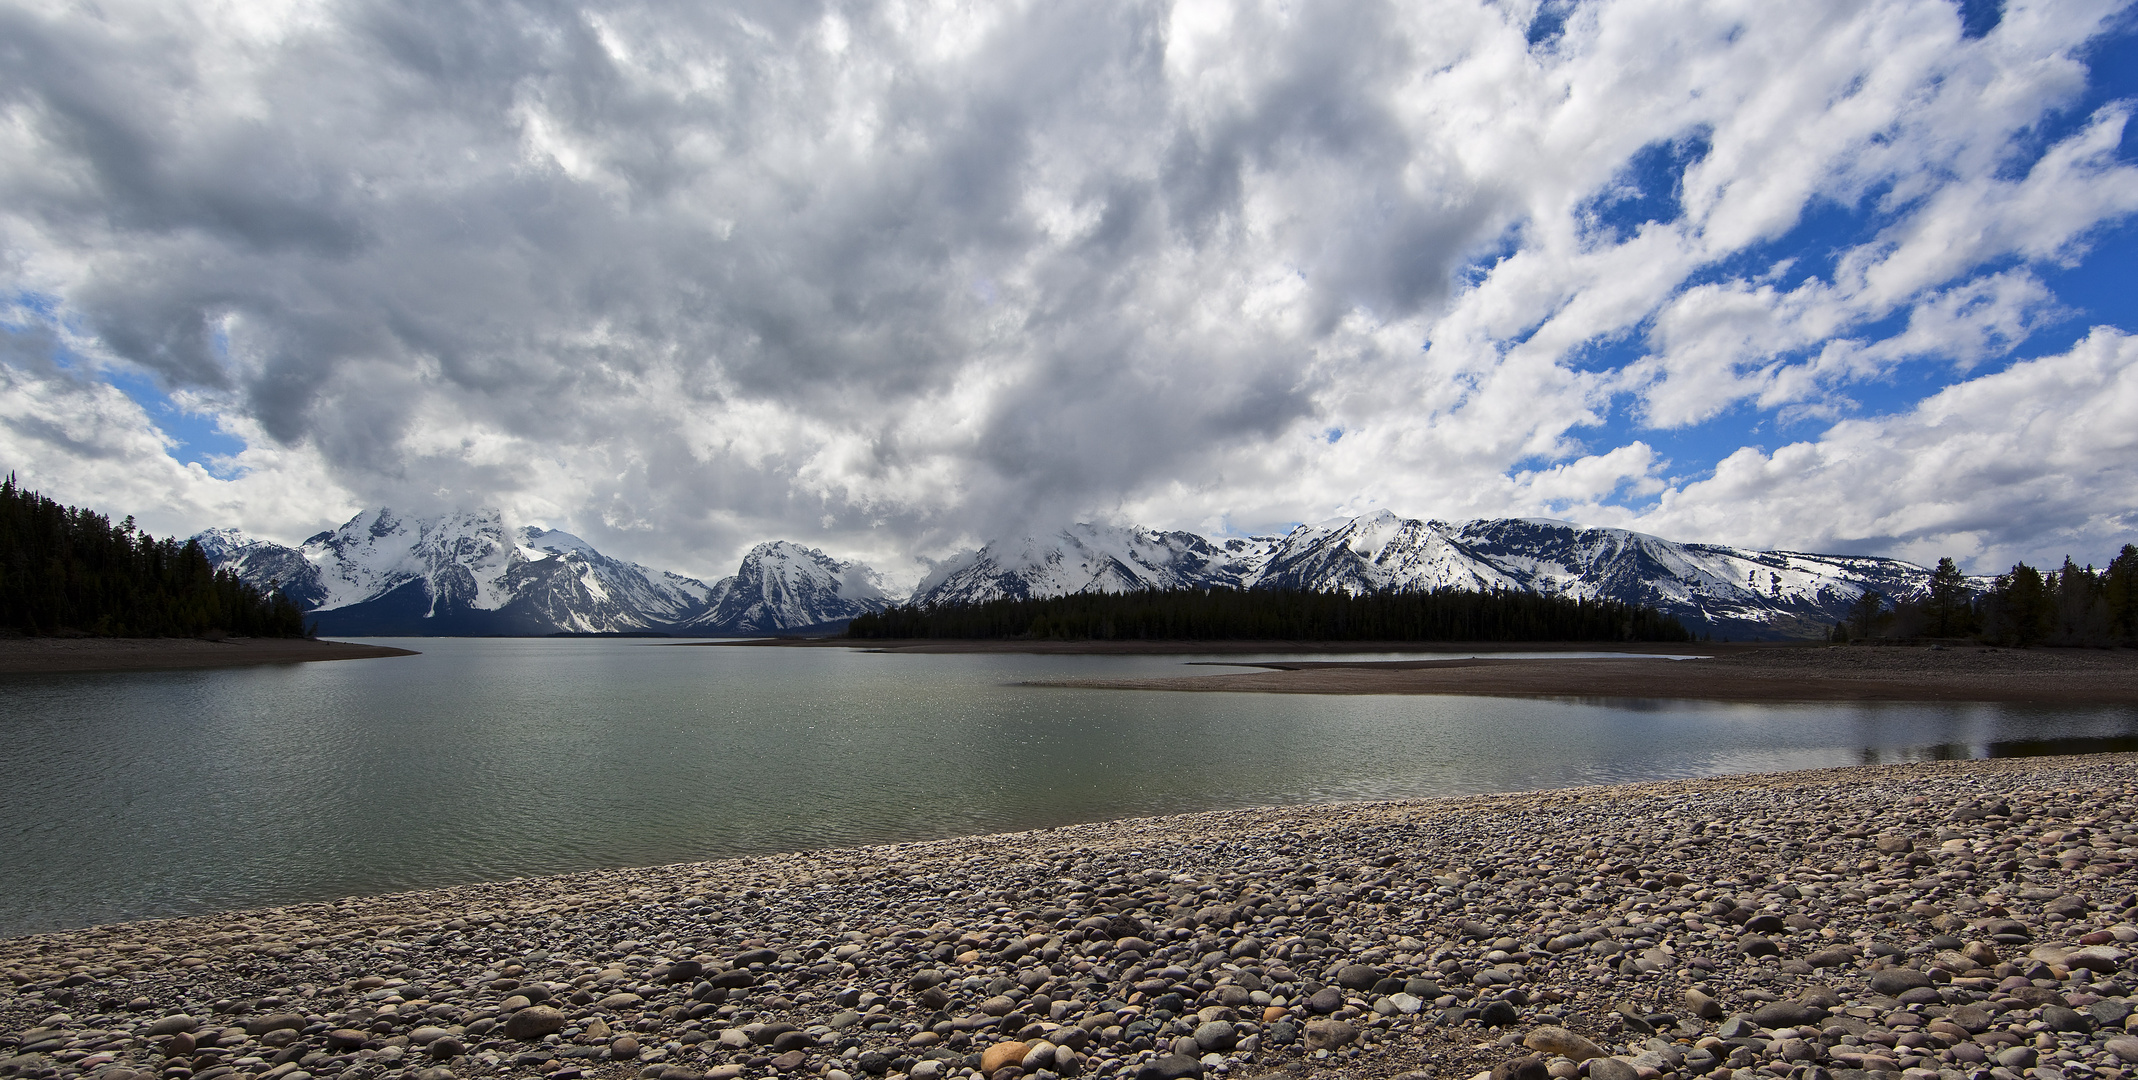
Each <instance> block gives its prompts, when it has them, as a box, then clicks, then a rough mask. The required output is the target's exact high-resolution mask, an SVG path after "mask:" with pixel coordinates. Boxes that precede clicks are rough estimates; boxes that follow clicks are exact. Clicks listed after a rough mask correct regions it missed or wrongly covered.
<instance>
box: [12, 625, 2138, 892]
mask: <svg viewBox="0 0 2138 1080" xmlns="http://www.w3.org/2000/svg"><path fill="white" fill-rule="evenodd" d="M387 643H388V644H407V645H410V646H411V647H413V648H416V649H420V650H422V655H420V656H414V657H405V658H398V659H391V660H376V661H361V662H342V663H333V664H311V665H303V666H296V667H274V668H252V669H238V670H225V671H199V672H153V673H134V674H115V675H66V676H38V677H27V676H24V677H11V678H8V679H6V680H5V681H4V683H0V685H4V687H5V693H4V695H0V731H4V734H5V737H6V743H5V745H6V746H7V749H6V751H5V752H4V754H5V761H6V764H7V770H8V774H9V776H10V777H11V780H12V782H11V783H10V784H9V785H7V786H6V787H5V789H4V790H0V840H4V844H5V848H6V853H7V856H8V859H7V862H8V865H9V870H10V872H9V873H8V874H6V875H0V934H13V933H22V932H26V931H31V930H38V929H47V928H53V927H62V926H80V925H87V924H92V923H102V922H110V921H115V920H121V919H130V918H140V917H146V916H159V915H170V914H182V913H187V912H197V911H209V910H221V909H228V908H235V907H250V906H258V905H267V904H280V903H287V902H292V901H297V900H305V899H317V898H323V897H332V896H345V895H355V894H368V893H377V892H383V891H388V890H395V889H408V888H423V887H433V886H440V885H448V884H455V883H460V882H472V881H489V880H498V879H502V878H508V877H513V876H519V875H527V874H542V873H558V872H567V871H574V870H581V869H589V868H596V867H606V866H631V865H653V864H660V863H667V862H675V861H680V860H686V859H704V858H719V857H726V856H732V855H742V854H751V853H759V852H770V851H793V850H802V849H815V848H826V847H835V846H848V845H855V844H867V843H880V842H891V841H900V840H912V839H926V838H935V837H947V836H959V835H969V834H977V833H986V832H996V831H1002V830H1013V829H1022V828H1032V827H1039V826H1048V825H1056V824H1063V823H1068V822H1077V821H1095V820H1103V819H1112V818H1119V817H1125V816H1132V815H1143V814H1162V813H1175V812H1187V811H1195V810H1205V809H1223V808H1231V807H1246V806H1260V805H1274V804H1296V803H1313V802H1329V801H1334V800H1343V799H1380V798H1399V797H1411V796H1434V795H1454V794H1466V793H1475V792H1485V791H1507V790H1527V789H1539V788H1553V787H1562V786H1567V785H1574V784H1597V783H1613V782H1622V781H1632V780H1645V779H1665V778H1672V777H1686V776H1699V775H1711V774H1718V773H1736V772H1753V771H1769V770H1777V769H1790V768H1810V767H1819V766H1828V765H1844V764H1853V763H1859V762H1876V761H1893V760H1909V759H1917V758H1937V757H1971V756H1988V755H1992V754H2002V753H2013V752H2026V751H2027V750H2029V749H2030V748H2031V747H2035V746H2039V745H2042V744H2045V743H2054V744H2055V745H2057V746H2058V747H2060V748H2071V747H2078V748H2093V747H2111V746H2117V745H2121V743H2120V742H2119V740H2128V739H2130V738H2132V737H2134V736H2138V709H2133V708H2130V707H2090V708H2060V709H2044V708H2032V707H2025V706H2013V705H1913V704H1871V705H1830V704H1822V705H1743V704H1713V703H1701V702H1662V701H1640V700H1629V699H1613V700H1602V701H1574V700H1521V699H1497V698H1446V697H1396V696H1387V697H1377V696H1355V697H1315V696H1298V695H1282V696H1271V695H1246V694H1238V695H1235V694H1207V695H1205V694H1197V695H1181V694H1159V693H1141V692H1116V691H1100V690H1070V689H1059V688H1040V687H1029V686H1020V685H1016V684H1017V683H1020V682H1024V681H1030V680H1046V679H1062V678H1082V677H1093V678H1131V677H1143V676H1156V675H1169V674H1194V673H1215V672H1222V671H1224V670H1226V669H1224V668H1211V667H1199V666H1198V667H1190V666H1185V665H1186V663H1187V662H1189V661H1193V660H1196V659H1202V658H1199V657H1195V656H1032V655H1019V654H984V655H884V654H876V653H869V652H863V651H849V650H843V649H763V648H757V649H730V648H674V647H665V646H662V645H657V644H650V643H646V642H640V641H617V640H545V639H425V640H420V641H414V642H387ZM1271 655H1272V656H1280V655H1281V654H1271ZM1215 659H1224V660H1228V661H1245V660H1252V659H1257V657H1251V656H1229V657H1222V658H1215ZM1657 662H1658V663H1663V662H1665V661H1657ZM2058 740H2063V741H2061V742H2059V741H2058ZM2070 740H2078V741H2077V742H2072V741H2070Z"/></svg>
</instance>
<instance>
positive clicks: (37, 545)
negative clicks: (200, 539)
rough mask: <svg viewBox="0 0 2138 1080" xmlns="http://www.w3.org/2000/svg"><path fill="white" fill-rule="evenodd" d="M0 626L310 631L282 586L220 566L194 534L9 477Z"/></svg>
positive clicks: (28, 630) (47, 631)
mask: <svg viewBox="0 0 2138 1080" xmlns="http://www.w3.org/2000/svg"><path fill="white" fill-rule="evenodd" d="M0 630H13V631H17V632H20V633H25V634H33V635H76V634H83V635H89V636H94V637H218V636H223V635H229V634H236V635H244V636H250V637H304V636H307V634H306V630H305V625H304V614H303V612H301V611H299V610H298V608H297V605H295V604H293V603H291V602H290V601H289V600H288V599H286V598H284V597H283V596H282V594H281V593H280V592H272V591H262V590H261V589H258V588H255V587H254V586H251V585H247V584H245V583H244V582H242V581H239V580H238V578H237V575H235V574H232V573H230V572H228V571H217V570H215V569H213V568H211V567H210V566H209V565H208V557H207V556H206V555H205V554H203V553H202V552H201V549H200V545H199V544H197V543H194V542H193V541H190V540H188V541H186V542H185V543H183V544H181V543H179V542H178V541H176V540H172V539H163V540H158V539H156V538H155V537H153V536H150V535H149V534H147V533H145V532H142V531H140V530H139V529H137V528H136V527H135V526H134V519H133V518H131V517H129V518H127V519H126V520H125V521H122V522H120V523H119V524H117V525H113V524H112V523H111V520H110V519H109V518H106V517H105V516H103V515H102V514H98V513H94V512H92V511H89V510H83V509H79V508H76V507H72V506H62V505H60V504H59V503H56V502H54V501H52V500H51V499H47V498H45V497H44V496H42V495H39V494H37V493H36V492H33V491H25V490H23V488H22V487H21V485H20V484H19V483H18V482H17V481H16V479H15V476H14V474H12V473H10V474H8V477H7V479H6V480H5V481H0Z"/></svg>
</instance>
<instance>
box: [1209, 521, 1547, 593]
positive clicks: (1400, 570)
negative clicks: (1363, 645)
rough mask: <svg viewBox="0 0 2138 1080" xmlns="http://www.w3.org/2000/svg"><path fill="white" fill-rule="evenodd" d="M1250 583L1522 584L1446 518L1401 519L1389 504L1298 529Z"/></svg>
mask: <svg viewBox="0 0 2138 1080" xmlns="http://www.w3.org/2000/svg"><path fill="white" fill-rule="evenodd" d="M1248 583H1249V584H1251V585H1254V586H1256V587H1258V588H1273V589H1300V590H1303V591H1307V592H1333V591H1338V590H1341V591H1343V592H1349V593H1364V592H1379V591H1382V590H1386V589H1405V590H1418V589H1447V588H1452V589H1467V590H1470V591H1473V592H1482V591H1485V590H1487V589H1508V588H1520V587H1521V583H1520V582H1518V581H1516V580H1515V579H1513V578H1511V577H1508V576H1507V575H1506V574H1504V573H1502V572H1500V570H1499V568H1498V567H1495V566H1493V565H1492V564H1491V563H1490V562H1489V561H1487V560H1484V559H1480V558H1478V557H1477V556H1476V555H1475V554H1474V553H1472V552H1470V551H1469V550H1467V549H1465V548H1464V547H1463V546H1462V545H1461V544H1460V543H1458V542H1456V541H1455V540H1454V539H1453V538H1452V537H1450V536H1448V535H1447V533H1446V531H1445V530H1444V528H1443V527H1442V526H1441V525H1440V523H1438V522H1428V521H1412V520H1409V519H1406V518H1399V517H1397V516H1396V515H1394V514H1392V513H1389V512H1388V511H1386V510H1381V511H1378V512H1375V513H1372V514H1367V515H1364V516H1362V517H1356V518H1351V519H1349V520H1338V521H1334V522H1324V523H1322V524H1318V525H1301V526H1299V527H1298V528H1296V529H1293V530H1292V532H1291V533H1290V534H1289V535H1287V536H1286V537H1285V538H1284V540H1283V542H1282V543H1280V544H1279V545H1278V546H1277V548H1276V550H1275V551H1273V552H1271V553H1270V556H1269V558H1268V560H1267V561H1265V562H1264V563H1263V564H1262V566H1261V567H1260V568H1259V570H1257V572H1256V573H1255V574H1254V575H1253V576H1252V577H1251V578H1250V579H1249V582H1248Z"/></svg>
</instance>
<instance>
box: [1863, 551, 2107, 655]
mask: <svg viewBox="0 0 2138 1080" xmlns="http://www.w3.org/2000/svg"><path fill="white" fill-rule="evenodd" d="M1831 636H1832V638H1833V640H1835V641H1849V640H1863V639H1878V638H1895V639H1903V640H1906V639H1915V638H1961V639H1973V640H1978V641H1985V642H1994V643H1996V644H2000V645H2017V646H2021V647H2024V646H2029V645H2081V646H2106V645H2138V546H2133V545H2130V544H2125V545H2123V550H2122V552H2121V553H2119V554H2117V556H2116V557H2115V558H2114V559H2112V560H2110V562H2109V564H2108V567H2107V569H2104V570H2096V569H2094V568H2093V567H2092V566H2074V565H2073V564H2072V562H2071V560H2070V558H2068V557H2067V558H2065V559H2064V565H2063V566H2062V567H2061V568H2060V569H2057V570H2052V571H2050V572H2049V573H2046V574H2044V573H2042V572H2041V571H2040V570H2038V569H2036V568H2034V567H2032V566H2028V565H2027V564H2026V563H2018V564H2016V565H2014V566H2013V567H2012V568H2011V569H2010V570H2008V571H2006V572H2004V573H2002V574H1999V575H1997V578H1996V580H1995V581H1994V582H1993V583H1992V584H1991V586H1990V588H1989V590H1988V591H1987V592H1984V593H1982V594H1981V595H1979V596H1977V595H1974V594H1973V593H1972V591H1971V590H1970V589H1969V588H1968V585H1967V579H1966V577H1965V576H1964V575H1962V574H1961V573H1960V568H1959V567H1958V566H1956V565H1954V563H1953V561H1952V560H1951V559H1939V560H1938V568H1937V570H1936V571H1935V572H1934V573H1932V574H1931V576H1930V588H1929V590H1928V591H1926V592H1925V593H1924V595H1922V596H1920V597H1915V598H1912V599H1908V600H1902V601H1899V602H1897V603H1889V601H1888V600H1887V598H1886V597H1884V596H1880V595H1879V594H1877V593H1875V592H1874V593H1867V594H1865V595H1864V596H1863V597H1862V598H1861V599H1859V600H1857V601H1856V604H1855V607H1854V608H1853V609H1851V610H1850V612H1849V617H1848V620H1847V621H1845V622H1841V623H1836V624H1835V625H1834V629H1833V633H1832V635H1831Z"/></svg>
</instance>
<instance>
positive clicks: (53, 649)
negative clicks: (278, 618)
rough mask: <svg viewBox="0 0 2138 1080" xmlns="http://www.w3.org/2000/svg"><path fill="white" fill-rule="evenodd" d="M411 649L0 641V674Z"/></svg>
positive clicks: (178, 667) (248, 663) (295, 641)
mask: <svg viewBox="0 0 2138 1080" xmlns="http://www.w3.org/2000/svg"><path fill="white" fill-rule="evenodd" d="M416 655H418V654H417V653H416V652H415V651H414V650H411V649H396V648H391V647H389V646H385V645H358V644H355V643H353V642H347V641H320V640H315V639H309V638H221V639H206V638H46V637H11V638H0V675H47V674H71V673H74V672H116V671H198V670H207V669H212V668H232V667H252V666H254V665H258V664H302V663H310V662H314V661H323V660H369V659H377V658H382V657H390V656H416Z"/></svg>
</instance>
